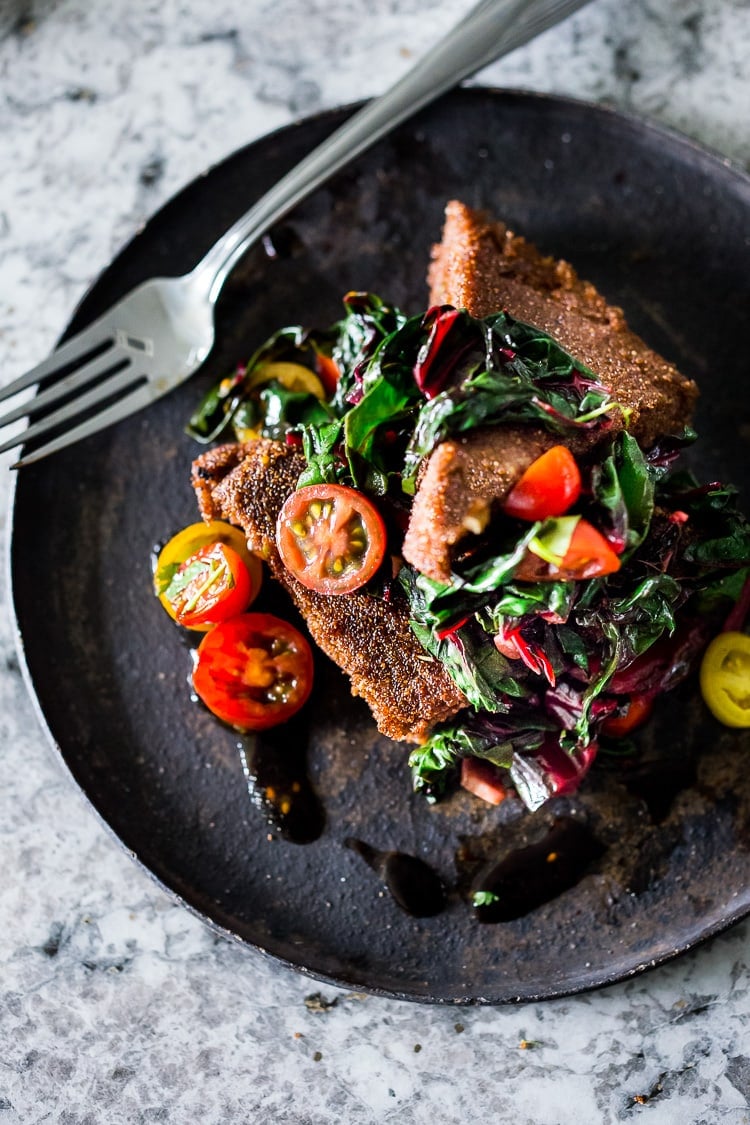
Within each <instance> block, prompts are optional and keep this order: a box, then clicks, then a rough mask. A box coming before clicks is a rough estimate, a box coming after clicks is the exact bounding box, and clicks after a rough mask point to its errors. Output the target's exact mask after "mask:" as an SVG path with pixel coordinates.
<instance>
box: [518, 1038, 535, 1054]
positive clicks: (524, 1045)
mask: <svg viewBox="0 0 750 1125" xmlns="http://www.w3.org/2000/svg"><path fill="white" fill-rule="evenodd" d="M536 1045H537V1044H536V1042H535V1040H534V1039H522V1040H521V1042H520V1043H519V1044H518V1049H519V1051H530V1050H531V1048H532V1047H536Z"/></svg>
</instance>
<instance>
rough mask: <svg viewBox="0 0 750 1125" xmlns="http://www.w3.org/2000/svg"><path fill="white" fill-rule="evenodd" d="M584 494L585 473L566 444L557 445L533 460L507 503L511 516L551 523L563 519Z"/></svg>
mask: <svg viewBox="0 0 750 1125" xmlns="http://www.w3.org/2000/svg"><path fill="white" fill-rule="evenodd" d="M580 495H581V474H580V471H579V469H578V465H577V464H576V461H575V458H574V457H573V454H572V453H571V452H570V450H569V449H567V448H566V446H564V445H553V446H552V448H551V449H548V450H547V452H546V453H543V454H542V455H541V457H537V459H536V461H532V463H531V464H530V465H529V467H528V469H527V470H526V472H525V473H524V474H523V476H522V477H521V479H520V480H519V481H518V482H517V483H516V484H515V485H514V486H513V488H512V489H511V491H510V493H509V494H508V496H506V498H505V502H504V504H503V511H504V512H505V514H506V515H508V516H514V517H515V518H516V519H519V520H529V521H531V522H532V523H533V522H534V521H535V520H547V519H550V518H551V517H552V516H561V515H563V514H564V513H565V512H567V511H568V509H569V508H571V507H572V506H573V504H575V502H576V500H577V499H578V497H579V496H580Z"/></svg>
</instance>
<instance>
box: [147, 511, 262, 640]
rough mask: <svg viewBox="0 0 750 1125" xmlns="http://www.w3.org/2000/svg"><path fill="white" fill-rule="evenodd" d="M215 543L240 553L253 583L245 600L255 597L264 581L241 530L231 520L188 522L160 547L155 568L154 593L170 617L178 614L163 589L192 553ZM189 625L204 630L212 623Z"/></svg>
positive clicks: (256, 558) (245, 606) (244, 607)
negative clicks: (229, 521) (187, 525)
mask: <svg viewBox="0 0 750 1125" xmlns="http://www.w3.org/2000/svg"><path fill="white" fill-rule="evenodd" d="M214 543H224V544H226V546H227V547H231V548H232V550H233V551H236V553H237V554H238V555H239V556H240V558H241V559H242V561H243V562H244V564H245V567H246V568H247V572H248V574H249V576H250V584H251V586H252V595H251V597H250V598H249V599H248V603H249V602H250V601H252V600H253V599H254V598H256V597H257V595H258V591H259V590H260V587H261V584H262V582H263V566H262V563H261V561H260V559H259V558H258V557H257V555H253V554H251V553H250V551H248V549H247V542H246V540H245V536H244V534H243V533H242V532H241V531H240V529H239V528H238V527H234V526H233V525H232V524H230V523H225V522H224V520H210V521H209V522H208V523H191V524H190V526H189V527H183V529H182V531H178V532H177V534H176V535H173V536H172V538H171V539H170V540H169V542H168V543H166V544H165V545H164V547H162V549H161V551H160V552H159V557H158V559H157V561H156V568H155V571H154V592H155V593H156V595H157V596H158V598H159V601H160V602H161V604H162V605H163V606H164V608H165V610H166V611H167V613H168V614H169V616H170V617H171V618H172V619H173V620H176V616H177V615H176V612H175V606H174V605H173V604H172V602H171V600H170V599H169V598H168V597H167V595H166V591H167V590H168V589H169V587H170V584H171V583H172V581H173V579H174V577H175V575H176V574H177V572H178V571H179V569H180V567H181V566H182V565H183V563H185V562H186V561H187V560H188V559H189V558H191V556H193V555H196V554H197V553H198V551H200V549H201V547H207V546H209V545H210V544H214ZM248 603H246V604H245V605H244V606H243V609H247V604H248ZM238 612H242V611H238ZM191 628H192V629H196V630H198V631H200V632H205V631H206V629H210V628H211V625H210V624H206V625H192V626H191Z"/></svg>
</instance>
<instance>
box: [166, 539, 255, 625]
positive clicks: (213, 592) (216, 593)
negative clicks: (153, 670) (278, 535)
mask: <svg viewBox="0 0 750 1125" xmlns="http://www.w3.org/2000/svg"><path fill="white" fill-rule="evenodd" d="M252 594H253V588H252V582H251V579H250V575H249V573H248V569H247V567H246V566H245V564H244V562H243V561H242V559H241V558H240V556H239V555H238V554H237V552H236V551H235V550H233V549H232V547H228V546H227V545H226V544H225V543H208V544H206V546H205V547H201V549H200V550H199V551H196V553H195V554H194V555H191V556H190V558H189V559H186V560H185V562H184V563H183V564H182V566H181V567H180V569H179V570H178V571H177V574H176V575H175V577H174V579H173V580H172V582H171V583H170V584H169V586H168V587H167V589H166V590H165V591H164V596H165V597H166V598H168V599H169V601H170V602H171V603H172V607H173V609H174V611H175V620H176V621H177V622H178V624H180V625H184V626H185V627H186V628H188V629H196V628H199V627H201V626H208V625H216V624H218V622H219V621H226V620H227V619H228V618H229V617H236V616H237V615H238V614H240V613H243V612H244V611H245V610H246V609H247V607H248V605H249V604H250V599H251V597H252Z"/></svg>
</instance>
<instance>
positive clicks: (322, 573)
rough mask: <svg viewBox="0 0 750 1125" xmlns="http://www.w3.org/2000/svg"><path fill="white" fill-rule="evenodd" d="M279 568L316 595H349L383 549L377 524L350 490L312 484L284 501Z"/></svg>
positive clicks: (373, 514) (368, 576)
mask: <svg viewBox="0 0 750 1125" xmlns="http://www.w3.org/2000/svg"><path fill="white" fill-rule="evenodd" d="M276 546H277V547H278V550H279V554H280V555H281V559H282V562H283V563H284V566H285V567H286V568H287V570H288V571H290V573H291V574H293V575H294V577H295V578H296V579H297V580H298V581H299V582H301V583H302V585H303V586H306V587H307V588H308V590H314V591H315V592H316V593H318V594H351V593H352V591H354V590H358V589H359V588H360V587H361V586H364V585H365V583H366V582H369V580H370V579H371V578H372V576H373V575H374V574H375V572H376V571H377V569H378V567H379V566H380V564H381V562H382V561H383V557H384V555H385V548H386V530H385V524H384V523H383V519H382V517H381V515H380V513H379V512H378V510H377V508H376V507H375V506H374V504H372V503H371V501H370V500H368V499H367V497H366V496H363V494H362V493H361V492H358V491H357V490H356V489H354V488H347V487H346V486H345V485H340V484H313V485H309V486H307V487H306V488H299V489H297V491H296V492H293V493H292V495H291V496H290V497H289V498H288V499H287V500H286V502H285V504H284V506H283V507H282V509H281V511H280V513H279V518H278V522H277V524H276Z"/></svg>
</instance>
